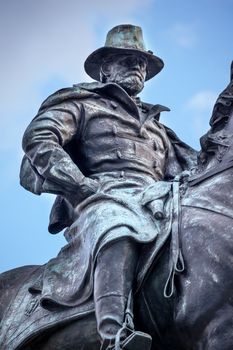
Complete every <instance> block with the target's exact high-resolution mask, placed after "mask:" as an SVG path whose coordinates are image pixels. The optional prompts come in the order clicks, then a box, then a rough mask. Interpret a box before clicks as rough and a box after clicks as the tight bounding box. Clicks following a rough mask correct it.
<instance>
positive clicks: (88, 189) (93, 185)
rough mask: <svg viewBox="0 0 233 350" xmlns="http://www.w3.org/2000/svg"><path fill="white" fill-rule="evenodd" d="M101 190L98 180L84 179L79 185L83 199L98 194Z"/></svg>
mask: <svg viewBox="0 0 233 350" xmlns="http://www.w3.org/2000/svg"><path fill="white" fill-rule="evenodd" d="M98 188H99V183H98V181H96V180H93V179H90V178H89V177H84V178H83V180H82V182H81V183H80V184H79V194H78V195H80V197H81V198H82V199H85V198H87V197H89V196H91V195H92V194H94V193H96V192H97V191H98Z"/></svg>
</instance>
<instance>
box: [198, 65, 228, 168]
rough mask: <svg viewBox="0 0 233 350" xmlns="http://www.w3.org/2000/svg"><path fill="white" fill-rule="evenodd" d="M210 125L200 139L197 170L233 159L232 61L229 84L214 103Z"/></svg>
mask: <svg viewBox="0 0 233 350" xmlns="http://www.w3.org/2000/svg"><path fill="white" fill-rule="evenodd" d="M210 126H211V128H210V130H209V131H208V132H207V133H206V134H205V135H203V136H202V137H201V139H200V143H201V152H200V155H199V164H198V168H199V171H200V170H202V171H204V170H207V169H209V168H212V167H215V166H217V165H218V164H219V163H220V162H223V161H229V160H233V62H232V64H231V81H230V84H229V85H228V86H227V87H226V89H225V90H224V91H223V92H222V93H221V94H220V95H219V97H218V99H217V101H216V103H215V105H214V108H213V113H212V117H211V119H210Z"/></svg>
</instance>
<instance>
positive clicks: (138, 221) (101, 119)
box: [21, 25, 196, 349]
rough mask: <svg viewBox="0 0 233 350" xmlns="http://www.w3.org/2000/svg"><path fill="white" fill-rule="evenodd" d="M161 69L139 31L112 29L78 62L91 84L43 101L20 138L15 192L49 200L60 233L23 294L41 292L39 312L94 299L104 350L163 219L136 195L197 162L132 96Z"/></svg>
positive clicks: (156, 108) (156, 110) (156, 109)
mask: <svg viewBox="0 0 233 350" xmlns="http://www.w3.org/2000/svg"><path fill="white" fill-rule="evenodd" d="M162 68H163V61H162V60H161V59H160V58H159V57H157V56H155V55H154V54H153V52H151V51H146V49H145V45H144V42H143V38H142V31H141V28H140V27H136V26H133V25H119V26H117V27H115V28H113V29H112V30H111V31H110V32H109V33H108V35H107V39H106V44H105V46H104V47H102V48H100V49H98V50H96V51H95V52H93V53H92V54H91V55H90V56H89V57H88V58H87V60H86V62H85V70H86V72H87V73H88V74H89V75H90V76H91V77H92V78H94V79H95V80H96V81H97V82H93V83H84V84H77V85H74V86H73V87H71V88H66V89H62V90H59V91H58V92H56V93H55V94H53V95H51V96H50V97H48V98H47V99H46V101H45V102H44V103H43V104H42V106H41V108H40V110H39V112H38V114H37V116H36V117H35V118H34V119H33V120H32V122H31V123H30V125H29V126H28V128H27V130H26V132H25V134H24V137H23V149H24V151H25V157H24V160H23V163H22V167H21V184H22V185H23V186H24V187H25V188H26V189H28V190H30V191H31V192H33V193H36V194H41V193H42V192H47V193H53V194H57V195H58V197H57V199H56V201H55V204H54V206H53V209H52V212H51V216H50V225H49V231H50V232H51V233H57V232H59V231H61V230H62V229H64V228H66V231H65V237H66V239H67V241H68V243H67V245H66V246H65V247H64V248H63V249H62V250H61V252H60V253H59V254H58V256H57V257H56V258H54V259H52V260H50V261H49V262H48V264H47V265H46V268H45V272H44V275H43V280H42V281H40V283H38V285H35V286H32V290H33V288H34V289H37V290H39V291H40V292H41V305H42V306H44V307H46V306H47V305H50V304H56V305H66V306H77V305H79V304H81V303H84V302H85V301H86V300H87V299H88V298H90V297H92V296H93V297H94V302H95V310H96V320H97V327H98V332H99V334H100V336H101V339H102V342H103V345H102V347H103V348H106V349H107V348H108V349H110V348H111V349H112V347H111V341H112V340H113V339H114V338H115V336H116V334H117V332H118V331H119V330H120V329H121V327H122V324H123V322H124V314H125V308H126V303H127V299H128V295H129V293H130V290H131V289H132V288H133V283H134V280H135V273H136V268H137V262H138V259H139V256H140V251H141V247H142V246H143V245H145V244H147V243H149V242H152V241H154V240H156V236H157V233H158V232H157V231H156V230H155V225H156V221H157V220H161V219H162V218H163V213H162V211H161V212H153V210H152V211H151V210H149V207H148V206H146V205H145V203H142V201H141V196H142V193H143V191H144V190H145V189H146V188H147V187H148V186H151V185H152V184H154V183H155V182H158V181H161V180H163V181H169V180H171V179H172V178H174V177H175V176H176V175H177V174H179V173H181V172H182V171H183V170H185V169H189V168H190V167H192V166H193V165H194V163H195V160H196V152H195V151H194V150H193V149H191V148H190V147H189V146H187V145H186V144H184V143H183V142H182V141H180V140H179V139H178V138H177V136H176V135H175V134H174V132H173V131H171V130H170V129H168V128H166V127H164V126H163V125H162V124H161V123H160V122H159V116H160V113H161V112H162V111H168V110H169V109H168V108H166V107H164V106H161V105H151V104H148V103H144V102H141V100H140V98H139V97H137V95H138V93H140V91H142V89H143V87H144V82H145V81H146V80H149V79H151V78H152V77H153V76H155V75H156V74H157V73H159V72H160V71H161V69H162ZM125 337H127V334H126V335H125Z"/></svg>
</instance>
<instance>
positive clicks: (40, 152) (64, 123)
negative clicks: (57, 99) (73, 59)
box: [22, 101, 84, 194]
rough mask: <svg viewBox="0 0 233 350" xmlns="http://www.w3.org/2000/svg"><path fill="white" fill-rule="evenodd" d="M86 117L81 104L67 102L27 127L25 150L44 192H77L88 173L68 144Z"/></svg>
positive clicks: (53, 108) (43, 114)
mask: <svg viewBox="0 0 233 350" xmlns="http://www.w3.org/2000/svg"><path fill="white" fill-rule="evenodd" d="M82 118H83V107H82V104H81V103H79V104H78V103H74V102H72V101H71V102H63V103H61V104H59V105H56V106H54V107H51V108H49V109H48V110H46V111H45V112H43V113H42V114H39V115H37V116H36V117H35V118H34V119H33V120H32V122H31V123H30V124H29V126H28V128H27V129H26V131H25V133H24V136H23V142H22V145H23V150H24V152H25V155H26V158H27V160H28V162H29V163H30V165H31V167H32V168H33V169H34V171H35V173H37V174H38V176H39V178H40V179H41V180H42V189H41V192H49V193H54V194H67V192H68V193H73V192H77V189H78V185H79V184H80V183H81V182H82V180H83V178H84V175H83V174H82V172H81V171H80V170H79V168H78V167H77V165H76V164H75V163H74V162H73V161H72V159H71V158H70V156H69V155H68V153H67V152H66V151H65V150H64V146H65V145H66V144H67V143H68V142H70V141H71V140H72V138H73V137H74V136H75V135H77V133H78V131H79V128H80V123H81V119H82ZM29 180H30V178H29ZM24 187H25V186H24ZM28 188H30V184H28Z"/></svg>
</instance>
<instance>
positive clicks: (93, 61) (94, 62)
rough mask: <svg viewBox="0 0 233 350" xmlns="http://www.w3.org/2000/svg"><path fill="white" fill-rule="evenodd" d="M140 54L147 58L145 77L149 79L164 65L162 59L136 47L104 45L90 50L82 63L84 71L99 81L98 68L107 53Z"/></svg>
mask: <svg viewBox="0 0 233 350" xmlns="http://www.w3.org/2000/svg"><path fill="white" fill-rule="evenodd" d="M121 53H122V54H123V53H124V54H133V53H135V54H137V55H138V54H141V55H143V56H145V57H146V59H147V62H148V64H147V74H146V79H145V80H149V79H151V78H153V77H154V76H155V75H156V74H158V73H159V72H160V71H161V70H162V69H163V67H164V63H163V60H162V59H161V58H159V57H157V56H155V55H153V54H152V53H150V52H147V51H142V50H138V49H130V48H127V49H126V48H118V47H111V46H104V47H101V48H100V49H97V50H95V51H94V52H92V53H91V54H90V55H89V56H88V57H87V59H86V61H85V63H84V68H85V71H86V73H87V74H88V75H89V76H90V77H91V78H93V79H94V80H97V81H100V68H101V65H102V64H103V61H104V58H106V56H108V55H109V54H121Z"/></svg>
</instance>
